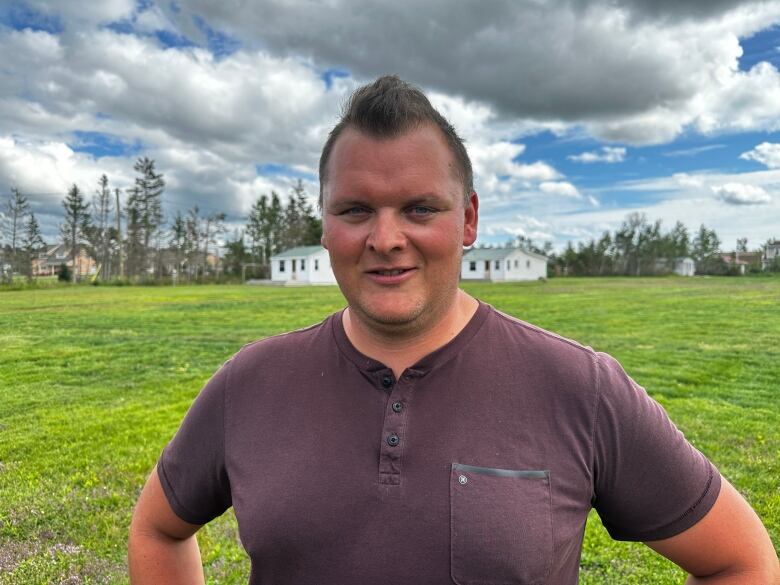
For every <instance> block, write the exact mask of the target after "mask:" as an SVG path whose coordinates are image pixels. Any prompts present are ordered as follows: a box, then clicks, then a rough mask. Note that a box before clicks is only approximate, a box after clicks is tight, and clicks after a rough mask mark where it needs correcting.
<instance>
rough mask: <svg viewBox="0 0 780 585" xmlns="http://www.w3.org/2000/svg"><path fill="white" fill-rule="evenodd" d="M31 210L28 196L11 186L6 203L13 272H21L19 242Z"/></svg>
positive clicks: (6, 220) (6, 219)
mask: <svg viewBox="0 0 780 585" xmlns="http://www.w3.org/2000/svg"><path fill="white" fill-rule="evenodd" d="M29 212H30V204H29V203H28V201H27V197H25V196H24V195H22V194H21V192H20V191H19V189H17V188H16V187H11V196H10V197H9V198H8V202H7V203H6V213H5V222H6V232H7V233H8V241H9V243H10V245H11V257H10V261H11V274H13V273H14V272H20V270H19V267H20V258H19V243H20V241H21V236H22V229H23V226H24V223H25V221H24V217H25V216H26V215H27V214H28V213H29Z"/></svg>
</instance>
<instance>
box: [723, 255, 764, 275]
mask: <svg viewBox="0 0 780 585" xmlns="http://www.w3.org/2000/svg"><path fill="white" fill-rule="evenodd" d="M720 257H721V258H722V259H723V261H724V262H725V263H726V265H727V266H728V267H729V268H731V269H735V270H737V271H738V272H739V273H740V274H745V273H746V272H747V271H748V270H749V269H750V266H751V265H756V266H759V265H760V264H761V253H760V252H725V253H723V254H721V255H720Z"/></svg>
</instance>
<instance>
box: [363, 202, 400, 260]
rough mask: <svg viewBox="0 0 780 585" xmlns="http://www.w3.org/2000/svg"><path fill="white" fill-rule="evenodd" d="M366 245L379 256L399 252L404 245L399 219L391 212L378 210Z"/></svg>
mask: <svg viewBox="0 0 780 585" xmlns="http://www.w3.org/2000/svg"><path fill="white" fill-rule="evenodd" d="M366 245H367V246H368V247H369V248H370V249H371V250H373V251H374V252H377V253H379V254H388V253H390V252H393V251H396V250H401V249H403V247H404V246H405V245H406V236H405V235H404V232H403V229H402V226H401V218H399V217H397V215H396V214H395V213H394V212H393V211H392V210H380V211H379V212H377V214H376V216H375V217H374V221H373V225H372V226H371V233H369V235H368V239H367V241H366Z"/></svg>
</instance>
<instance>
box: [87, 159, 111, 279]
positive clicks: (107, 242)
mask: <svg viewBox="0 0 780 585" xmlns="http://www.w3.org/2000/svg"><path fill="white" fill-rule="evenodd" d="M98 185H99V189H98V190H97V192H96V193H95V198H94V199H93V201H92V208H93V213H94V215H93V217H94V221H93V225H94V229H93V234H94V235H93V238H91V239H92V242H91V243H92V245H93V247H94V250H95V257H96V258H97V259H98V261H99V262H100V268H99V270H98V274H99V276H100V278H102V279H104V280H105V279H108V277H109V275H110V261H111V231H110V225H109V222H110V219H109V216H110V214H111V190H110V189H109V188H108V177H107V176H106V175H101V177H100V179H99V180H98Z"/></svg>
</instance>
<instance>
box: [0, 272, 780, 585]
mask: <svg viewBox="0 0 780 585" xmlns="http://www.w3.org/2000/svg"><path fill="white" fill-rule="evenodd" d="M463 288H464V289H465V290H466V291H467V292H469V293H471V294H473V295H474V296H476V297H477V298H480V299H482V300H484V301H485V302H488V303H490V304H492V305H493V306H495V307H496V308H498V309H499V310H502V311H505V312H507V313H510V314H512V315H515V316H517V317H519V318H520V319H523V320H525V321H529V322H531V323H534V324H535V325H539V326H541V327H544V328H546V329H550V330H552V331H555V332H556V333H559V334H561V335H563V336H565V337H570V338H572V339H575V340H577V341H579V342H580V343H583V344H584V345H591V346H593V347H594V348H595V349H597V350H600V351H606V352H608V353H610V354H612V355H613V356H615V357H616V358H617V359H618V360H619V361H620V362H621V363H622V364H623V366H624V367H625V369H626V370H627V371H628V373H629V374H630V375H631V376H632V377H634V379H636V380H637V381H638V382H639V383H640V384H641V385H642V386H644V387H645V388H646V389H647V390H648V391H649V392H650V394H651V395H653V397H654V398H656V399H657V400H658V401H659V402H661V404H663V406H664V407H665V408H666V409H667V410H668V412H669V414H670V415H671V417H672V419H673V420H674V421H675V423H676V424H677V425H678V426H679V427H680V428H681V429H682V430H683V431H684V432H685V434H686V436H687V437H688V439H689V440H691V442H692V443H693V444H694V445H695V446H697V447H698V448H699V449H701V450H702V451H703V452H704V453H705V454H707V455H708V456H709V457H710V459H712V461H713V462H714V463H715V464H716V465H717V466H718V468H719V469H720V470H721V472H722V473H723V474H724V475H725V476H726V477H727V478H728V479H729V480H730V481H731V482H732V483H733V484H734V485H735V486H736V487H737V488H738V489H739V490H740V491H741V492H742V493H743V494H744V495H745V496H746V497H747V498H748V500H749V501H750V502H751V504H752V505H753V506H754V508H755V509H756V510H757V512H758V513H759V515H760V516H761V517H762V519H763V520H764V522H765V524H766V525H767V527H768V528H769V530H770V534H771V536H772V538H773V541H774V543H775V546H776V547H777V545H778V543H780V489H778V488H779V487H780V485H778V484H779V483H780V461H779V460H778V453H780V395H779V394H778V392H777V381H778V380H780V344H778V331H780V279H776V278H775V279H772V278H762V277H755V278H754V277H745V278H688V279H685V278H616V277H610V278H590V279H588V278H565V279H551V280H549V281H547V282H533V283H512V284H486V283H463ZM343 306H344V300H343V297H342V296H341V294H340V292H339V291H338V289H337V288H336V287H295V288H279V287H251V286H240V285H237V286H228V285H220V286H213V285H212V286H209V285H200V286H177V287H90V286H75V287H63V288H52V289H44V288H41V289H30V290H23V291H7V292H2V293H0V584H2V585H5V584H9V585H11V584H13V585H16V584H25V585H27V584H36V583H50V582H62V581H66V580H67V579H74V580H73V581H72V582H81V583H126V582H127V578H126V566H125V542H126V534H127V527H128V525H129V519H130V514H131V512H132V506H133V505H134V503H135V500H136V498H137V495H138V492H139V490H140V488H141V486H142V485H143V482H144V479H145V477H146V475H147V474H148V472H149V470H150V469H151V467H152V466H153V465H154V463H155V461H156V459H157V457H158V455H159V452H160V450H161V449H162V447H163V446H164V445H165V443H166V442H167V441H168V439H169V438H170V437H171V436H172V434H173V432H174V431H175V430H176V428H177V426H178V424H179V422H180V421H181V418H182V416H183V414H184V412H185V411H186V409H187V407H188V406H189V404H190V403H191V401H192V400H193V398H194V397H195V395H196V394H197V392H198V390H199V389H200V387H201V386H202V385H203V383H204V382H205V381H206V380H207V379H208V377H209V376H210V375H211V374H212V373H213V372H214V370H215V369H216V368H217V367H219V365H220V364H221V363H222V362H224V361H225V360H226V359H227V358H228V357H229V356H230V355H232V354H233V353H234V352H235V351H237V350H238V349H239V348H240V347H241V346H242V345H243V344H245V343H248V342H250V341H253V340H255V339H258V338H262V337H266V336H268V335H273V334H276V333H280V332H283V331H288V330H291V329H296V328H299V327H304V326H307V325H310V324H312V323H315V322H317V321H320V320H321V319H323V318H324V317H325V316H327V315H328V314H329V313H331V312H333V311H335V310H338V309H340V308H341V307H343ZM199 542H200V545H201V551H202V555H203V561H204V565H205V570H206V575H207V580H208V581H209V582H212V583H246V581H247V576H248V561H247V560H246V558H245V554H244V552H243V549H242V548H241V546H240V543H239V542H238V539H237V533H236V529H235V519H234V518H233V516H232V512H229V513H227V514H225V515H224V516H223V517H222V518H220V519H218V520H217V521H215V522H213V523H211V524H210V525H209V526H207V527H205V528H204V529H203V530H202V531H201V532H200V533H199ZM581 566H582V569H581V576H580V582H581V583H585V584H596V583H646V582H652V583H662V584H666V583H679V582H680V581H681V576H682V573H681V572H680V571H679V570H678V569H676V568H675V567H674V566H673V565H672V564H671V563H669V562H667V561H665V560H663V559H661V558H659V557H657V555H655V554H654V553H652V552H651V551H649V549H646V547H644V546H643V545H638V544H626V543H618V542H614V541H612V540H611V539H610V538H609V537H608V535H607V534H606V532H605V531H604V529H603V528H602V527H601V526H600V523H599V521H598V517H597V516H595V515H592V518H591V520H590V521H589V522H588V527H587V530H586V539H585V545H584V550H583V557H582V563H581ZM75 579H78V580H75Z"/></svg>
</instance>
